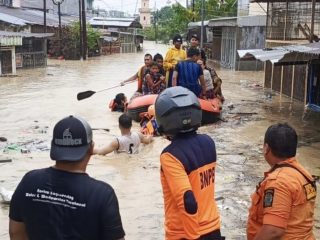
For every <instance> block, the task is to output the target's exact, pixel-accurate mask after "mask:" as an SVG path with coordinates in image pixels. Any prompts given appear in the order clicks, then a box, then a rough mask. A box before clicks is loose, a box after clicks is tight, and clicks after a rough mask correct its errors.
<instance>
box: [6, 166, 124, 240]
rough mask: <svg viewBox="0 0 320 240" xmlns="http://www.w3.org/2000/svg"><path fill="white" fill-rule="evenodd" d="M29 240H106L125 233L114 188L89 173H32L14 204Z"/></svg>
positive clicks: (12, 215) (16, 218)
mask: <svg viewBox="0 0 320 240" xmlns="http://www.w3.org/2000/svg"><path fill="white" fill-rule="evenodd" d="M9 217H10V219H12V220H14V221H17V222H23V223H24V224H25V226H26V231H27V234H28V237H29V240H43V239H45V240H51V239H52V240H60V239H68V240H73V239H74V240H75V239H77V240H78V239H83V240H106V239H108V240H109V239H110V240H113V239H119V238H122V237H124V235H125V233H124V230H123V227H122V223H121V217H120V213H119V205H118V200H117V196H116V194H115V192H114V190H113V188H112V187H111V186H110V185H108V184H106V183H104V182H102V181H97V180H95V179H93V178H91V177H89V176H88V175H87V174H85V173H83V174H82V173H71V172H66V171H61V170H57V169H55V168H45V169H39V170H33V171H30V172H28V173H27V174H26V175H25V176H24V177H23V179H22V180H21V182H20V184H19V185H18V187H17V189H16V191H15V192H14V194H13V196H12V200H11V204H10V213H9Z"/></svg>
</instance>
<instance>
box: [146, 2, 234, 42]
mask: <svg viewBox="0 0 320 240" xmlns="http://www.w3.org/2000/svg"><path fill="white" fill-rule="evenodd" d="M194 3H195V8H194V12H193V11H192V9H191V8H189V9H186V8H185V7H183V6H182V5H181V4H179V3H176V4H173V5H171V6H166V7H163V8H161V9H160V10H159V12H158V14H157V16H156V18H155V17H154V19H157V21H158V25H157V26H158V37H159V39H158V40H161V41H163V42H168V41H169V40H170V39H172V37H173V36H174V35H176V34H178V33H179V34H184V33H186V32H187V30H188V23H190V22H192V21H193V20H194V21H200V20H201V0H194ZM204 9H205V16H204V19H205V20H209V19H212V18H218V17H227V16H236V13H237V8H236V0H224V1H223V2H222V3H221V1H220V0H205V6H204ZM154 14H155V13H154ZM154 31H155V29H154V26H152V27H151V28H149V29H146V30H145V35H146V37H147V38H148V39H150V40H153V39H154Z"/></svg>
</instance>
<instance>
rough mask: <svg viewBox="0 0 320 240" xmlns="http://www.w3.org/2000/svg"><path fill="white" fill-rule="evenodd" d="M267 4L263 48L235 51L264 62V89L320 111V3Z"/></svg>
mask: <svg viewBox="0 0 320 240" xmlns="http://www.w3.org/2000/svg"><path fill="white" fill-rule="evenodd" d="M255 2H265V3H267V34H266V46H265V47H266V48H265V49H260V50H253V51H242V52H241V51H238V52H239V54H240V55H241V56H242V57H243V58H246V57H248V56H249V57H254V58H255V59H260V60H261V61H265V80H264V85H265V87H266V88H270V89H272V90H274V91H276V92H279V93H280V94H285V95H287V96H289V97H291V98H292V100H293V99H295V100H298V101H302V102H304V104H305V105H308V106H310V107H312V108H313V109H316V110H319V111H320V73H319V72H320V42H319V36H320V1H319V0H314V1H312V0H309V1H307V0H304V1H295V0H293V1H280V0H275V1H273V0H261V1H255Z"/></svg>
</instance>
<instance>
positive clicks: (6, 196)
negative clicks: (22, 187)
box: [0, 187, 13, 204]
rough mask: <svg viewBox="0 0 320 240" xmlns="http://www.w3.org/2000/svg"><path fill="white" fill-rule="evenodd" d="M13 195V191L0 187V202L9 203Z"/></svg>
mask: <svg viewBox="0 0 320 240" xmlns="http://www.w3.org/2000/svg"><path fill="white" fill-rule="evenodd" d="M12 195H13V191H9V190H7V189H5V188H3V187H0V200H1V202H2V203H7V204H9V203H10V201H11V198H12Z"/></svg>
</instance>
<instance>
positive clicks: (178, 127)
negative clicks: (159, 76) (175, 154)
mask: <svg viewBox="0 0 320 240" xmlns="http://www.w3.org/2000/svg"><path fill="white" fill-rule="evenodd" d="M155 112H156V119H157V123H158V126H159V128H158V131H159V132H160V133H164V134H166V135H169V136H170V135H171V136H174V135H176V134H177V133H184V132H190V131H194V130H197V129H198V127H199V126H200V124H201V118H202V111H201V107H200V103H199V100H198V98H197V97H196V95H195V94H194V93H193V92H191V91H190V90H188V89H187V88H184V87H171V88H167V89H166V90H164V91H163V92H162V93H161V94H160V95H159V96H158V97H157V100H156V103H155Z"/></svg>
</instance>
